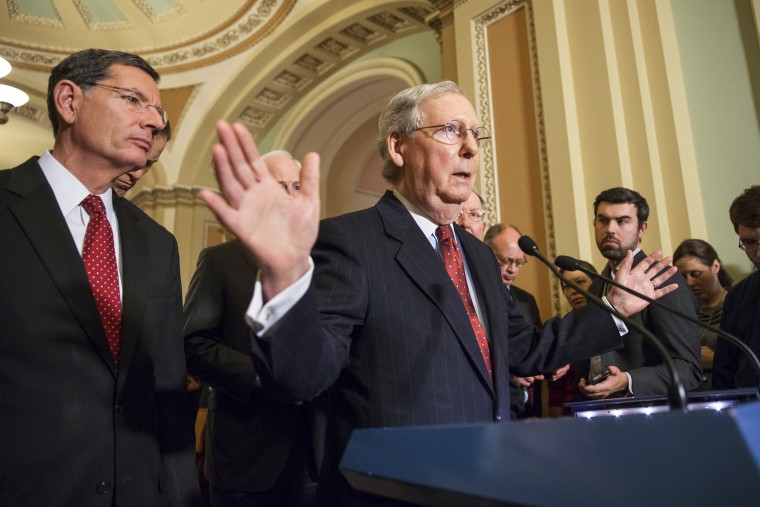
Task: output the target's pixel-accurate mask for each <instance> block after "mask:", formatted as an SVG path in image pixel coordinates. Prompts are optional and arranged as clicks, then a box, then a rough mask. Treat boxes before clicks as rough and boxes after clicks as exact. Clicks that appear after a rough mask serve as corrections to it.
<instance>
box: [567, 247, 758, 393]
mask: <svg viewBox="0 0 760 507" xmlns="http://www.w3.org/2000/svg"><path fill="white" fill-rule="evenodd" d="M554 264H556V265H557V267H559V268H560V269H564V270H565V271H581V272H583V273H586V274H587V275H588V276H590V277H592V278H597V279H599V280H602V281H603V282H605V283H608V284H610V285H613V286H615V287H618V288H620V289H622V290H624V291H626V292H627V293H629V294H632V295H634V296H636V297H637V298H640V299H643V300H644V301H646V302H647V303H649V304H652V305H655V306H657V307H658V308H664V309H665V310H667V311H669V312H670V313H673V314H675V315H678V316H679V317H681V318H682V319H686V320H688V321H689V322H692V323H694V324H696V325H698V326H699V327H701V328H703V329H707V330H708V331H712V332H713V333H715V334H717V335H718V336H720V337H721V338H724V339H725V340H727V341H728V342H729V343H731V344H732V345H734V346H735V347H738V348H739V349H740V350H741V351H742V352H744V354H745V355H746V356H747V357H748V358H749V360H750V362H751V363H752V366H753V367H754V368H755V373H757V375H758V386H757V387H758V388H759V389H760V360H758V358H757V355H756V354H755V352H754V351H753V350H752V349H751V348H750V347H749V345H747V344H746V343H744V342H743V341H741V340H740V339H739V338H737V337H736V336H734V335H732V334H731V333H728V332H726V331H724V330H722V329H720V328H717V327H714V326H710V325H707V324H705V323H704V322H701V321H700V320H698V319H695V318H694V317H692V316H691V315H689V314H686V313H684V312H682V311H680V310H678V309H676V308H671V307H670V306H668V305H666V304H664V303H662V302H661V301H658V300H656V299H652V298H650V297H649V296H646V295H644V294H642V293H640V292H637V291H635V290H633V289H631V288H628V287H626V286H625V285H623V284H622V283H619V282H616V281H615V280H614V279H612V278H609V277H606V276H604V275H600V274H599V273H595V272H593V271H591V270H590V269H588V268H585V267H583V265H582V264H581V263H580V262H578V260H577V259H573V258H572V257H568V256H567V255H560V256H559V257H557V258H556V259H555V260H554Z"/></svg>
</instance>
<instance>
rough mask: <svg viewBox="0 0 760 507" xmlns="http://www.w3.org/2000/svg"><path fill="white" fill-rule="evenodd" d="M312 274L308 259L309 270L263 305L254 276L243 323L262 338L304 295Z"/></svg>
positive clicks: (259, 281) (260, 291) (259, 288)
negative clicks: (249, 301)
mask: <svg viewBox="0 0 760 507" xmlns="http://www.w3.org/2000/svg"><path fill="white" fill-rule="evenodd" d="M313 274H314V261H313V260H312V259H311V257H309V269H308V270H307V271H306V273H304V275H303V276H302V277H301V278H299V279H298V280H296V281H295V283H293V285H291V286H289V287H287V288H286V289H285V290H283V291H282V292H280V293H279V294H277V295H276V296H275V297H273V298H272V299H270V300H269V301H267V303H266V304H264V303H263V302H264V296H263V294H262V289H261V280H260V279H259V275H258V274H257V275H256V283H255V284H254V286H253V297H252V298H251V303H250V304H249V305H248V310H247V311H246V312H245V321H246V323H247V324H248V327H250V328H251V329H252V330H253V332H254V333H256V335H257V336H263V335H264V333H266V332H267V330H269V329H271V328H272V326H274V325H275V324H276V323H277V322H278V321H279V320H280V319H281V318H282V317H283V315H285V314H286V313H288V311H289V310H290V309H291V308H293V307H294V306H295V305H296V303H298V301H299V300H300V299H301V298H302V297H303V296H304V294H306V291H307V290H309V285H311V278H312V276H313Z"/></svg>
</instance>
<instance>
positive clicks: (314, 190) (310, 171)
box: [301, 152, 319, 197]
mask: <svg viewBox="0 0 760 507" xmlns="http://www.w3.org/2000/svg"><path fill="white" fill-rule="evenodd" d="M301 193H302V194H303V195H305V196H315V195H316V196H317V197H318V196H319V154H318V153H315V152H310V153H307V154H306V156H305V157H304V158H303V162H301Z"/></svg>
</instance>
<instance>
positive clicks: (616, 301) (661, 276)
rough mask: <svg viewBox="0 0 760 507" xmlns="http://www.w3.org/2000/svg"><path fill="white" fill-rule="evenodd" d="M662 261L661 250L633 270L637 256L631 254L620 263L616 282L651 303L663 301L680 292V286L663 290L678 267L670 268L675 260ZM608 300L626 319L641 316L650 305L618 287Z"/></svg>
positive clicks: (629, 252) (611, 292)
mask: <svg viewBox="0 0 760 507" xmlns="http://www.w3.org/2000/svg"><path fill="white" fill-rule="evenodd" d="M661 257H662V252H660V251H659V250H658V251H656V252H653V253H652V254H651V255H648V256H647V257H646V258H645V259H642V261H641V262H639V263H638V264H636V267H634V268H631V265H632V264H633V252H632V251H630V250H629V251H628V253H627V254H626V256H625V259H623V262H621V263H620V267H619V268H618V272H617V274H616V275H615V281H616V282H618V283H620V284H622V285H625V286H626V287H628V288H629V289H632V290H635V291H636V292H639V293H641V294H643V295H645V296H647V297H649V298H650V299H659V298H661V297H662V296H664V295H665V294H668V293H670V292H673V291H674V290H676V289H677V288H678V284H675V283H671V284H670V285H666V286H665V287H660V285H662V284H663V283H665V282H666V281H667V280H668V279H669V278H670V277H671V276H673V275H674V274H675V273H676V271H678V270H677V269H676V267H675V266H670V267H668V265H669V264H670V262H671V261H672V260H673V259H672V258H670V257H665V258H661ZM607 299H608V300H609V302H610V303H612V306H614V307H615V309H616V310H617V311H618V312H620V313H621V314H622V315H624V316H626V317H628V316H629V315H633V314H634V313H638V312H640V311H641V310H643V309H644V308H646V307H647V305H648V304H649V303H648V302H646V301H644V300H643V299H641V298H639V297H636V296H634V295H632V294H628V293H627V292H625V291H624V290H623V289H620V288H618V287H613V288H612V290H610V292H609V294H607Z"/></svg>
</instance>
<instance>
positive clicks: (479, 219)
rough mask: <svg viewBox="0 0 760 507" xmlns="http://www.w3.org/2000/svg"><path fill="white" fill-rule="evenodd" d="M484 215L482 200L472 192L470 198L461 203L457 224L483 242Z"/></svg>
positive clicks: (486, 212)
mask: <svg viewBox="0 0 760 507" xmlns="http://www.w3.org/2000/svg"><path fill="white" fill-rule="evenodd" d="M486 214H488V211H486V210H485V209H484V208H483V199H481V198H480V195H479V194H478V193H477V192H476V191H474V190H473V191H472V193H471V194H470V197H468V198H467V200H466V201H465V202H463V203H462V211H460V212H459V216H458V217H457V224H458V225H459V226H460V227H461V228H462V229H464V230H465V231H467V232H469V233H470V234H472V235H473V236H475V237H476V238H478V239H479V240H480V241H483V234H484V233H485V232H486V220H485V218H486Z"/></svg>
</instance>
